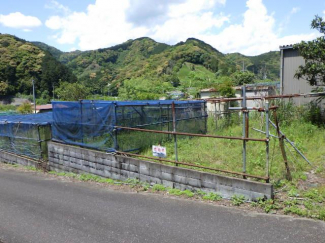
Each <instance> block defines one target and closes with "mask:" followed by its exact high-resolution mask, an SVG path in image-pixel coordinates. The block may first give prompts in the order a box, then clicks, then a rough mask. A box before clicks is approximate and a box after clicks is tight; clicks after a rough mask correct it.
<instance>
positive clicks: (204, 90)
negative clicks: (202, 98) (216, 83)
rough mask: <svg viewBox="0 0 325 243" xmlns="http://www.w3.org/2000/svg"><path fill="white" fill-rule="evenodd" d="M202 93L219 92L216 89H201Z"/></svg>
mask: <svg viewBox="0 0 325 243" xmlns="http://www.w3.org/2000/svg"><path fill="white" fill-rule="evenodd" d="M200 91H201V92H217V90H216V89H214V88H209V89H201V90H200Z"/></svg>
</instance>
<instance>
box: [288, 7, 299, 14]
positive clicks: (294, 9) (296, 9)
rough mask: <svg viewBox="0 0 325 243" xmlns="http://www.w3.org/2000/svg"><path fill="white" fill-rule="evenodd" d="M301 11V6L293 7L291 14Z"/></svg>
mask: <svg viewBox="0 0 325 243" xmlns="http://www.w3.org/2000/svg"><path fill="white" fill-rule="evenodd" d="M299 11H300V8H299V7H294V8H292V9H291V12H290V13H291V14H295V13H298V12H299Z"/></svg>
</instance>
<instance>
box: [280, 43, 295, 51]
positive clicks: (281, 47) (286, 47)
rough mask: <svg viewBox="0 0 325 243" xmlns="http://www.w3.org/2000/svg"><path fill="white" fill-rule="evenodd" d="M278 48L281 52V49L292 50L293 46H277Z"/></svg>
mask: <svg viewBox="0 0 325 243" xmlns="http://www.w3.org/2000/svg"><path fill="white" fill-rule="evenodd" d="M279 48H280V50H283V49H292V48H293V44H290V45H283V46H279Z"/></svg>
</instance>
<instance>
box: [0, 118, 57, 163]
mask: <svg viewBox="0 0 325 243" xmlns="http://www.w3.org/2000/svg"><path fill="white" fill-rule="evenodd" d="M51 122H52V113H51V112H48V113H42V114H28V115H7V116H0V149H3V150H6V151H9V152H13V153H16V154H21V155H26V156H29V157H32V158H37V159H41V158H43V159H46V158H47V144H46V143H47V141H49V140H50V139H51Z"/></svg>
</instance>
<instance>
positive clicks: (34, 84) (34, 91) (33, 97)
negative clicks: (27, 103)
mask: <svg viewBox="0 0 325 243" xmlns="http://www.w3.org/2000/svg"><path fill="white" fill-rule="evenodd" d="M32 83H33V101H34V113H35V114H36V99H35V83H34V79H32Z"/></svg>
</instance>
